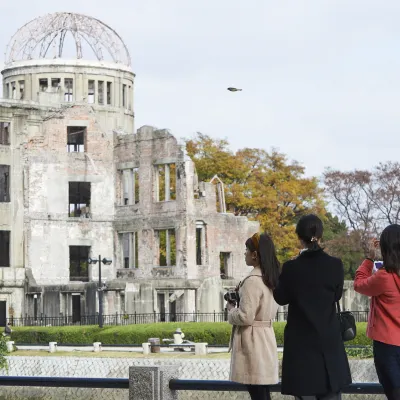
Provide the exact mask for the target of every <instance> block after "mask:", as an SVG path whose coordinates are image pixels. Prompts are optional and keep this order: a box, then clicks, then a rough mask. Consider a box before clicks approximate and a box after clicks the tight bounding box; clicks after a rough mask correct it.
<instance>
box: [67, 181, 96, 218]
mask: <svg viewBox="0 0 400 400" xmlns="http://www.w3.org/2000/svg"><path fill="white" fill-rule="evenodd" d="M90 189H91V188H90V182H69V210H68V215H69V216H70V217H83V218H88V217H89V216H90Z"/></svg>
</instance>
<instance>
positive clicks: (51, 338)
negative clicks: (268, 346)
mask: <svg viewBox="0 0 400 400" xmlns="http://www.w3.org/2000/svg"><path fill="white" fill-rule="evenodd" d="M285 325H286V323H285V322H275V323H274V331H275V336H276V342H277V344H278V345H283V344H284V329H285ZM176 328H182V331H183V332H184V333H185V339H187V340H191V341H193V342H206V343H208V344H210V345H228V343H229V337H230V334H231V329H232V327H231V325H229V324H228V323H227V322H204V323H203V322H171V323H158V324H138V325H122V326H119V325H116V326H105V327H104V328H102V329H100V328H99V327H98V326H96V325H87V326H63V327H15V328H13V334H12V338H13V340H14V341H15V342H16V343H17V344H18V343H19V344H21V343H29V344H48V343H49V342H57V343H58V344H59V345H60V344H92V343H93V342H101V343H102V344H103V345H107V344H126V345H132V344H141V343H145V342H147V341H148V339H149V338H152V337H155V338H160V340H162V339H164V338H169V339H171V338H172V337H173V333H174V332H175V329H176ZM365 331H366V323H364V322H360V323H357V337H356V338H355V339H354V340H353V341H351V342H346V344H347V345H363V346H367V345H371V344H372V341H371V339H369V338H367V337H366V335H365Z"/></svg>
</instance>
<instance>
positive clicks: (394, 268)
mask: <svg viewBox="0 0 400 400" xmlns="http://www.w3.org/2000/svg"><path fill="white" fill-rule="evenodd" d="M379 244H380V246H381V253H382V257H383V266H384V268H385V269H386V271H388V272H395V273H396V274H399V272H400V225H397V224H393V225H389V226H387V227H386V228H385V229H384V230H383V232H382V233H381V237H380V240H379Z"/></svg>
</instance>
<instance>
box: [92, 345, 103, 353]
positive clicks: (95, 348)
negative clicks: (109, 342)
mask: <svg viewBox="0 0 400 400" xmlns="http://www.w3.org/2000/svg"><path fill="white" fill-rule="evenodd" d="M93 351H94V352H95V353H99V352H100V351H101V342H94V343H93Z"/></svg>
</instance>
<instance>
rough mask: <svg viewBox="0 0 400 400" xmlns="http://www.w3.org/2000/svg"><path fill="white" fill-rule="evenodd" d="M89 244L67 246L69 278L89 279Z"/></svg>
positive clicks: (85, 280)
mask: <svg viewBox="0 0 400 400" xmlns="http://www.w3.org/2000/svg"><path fill="white" fill-rule="evenodd" d="M89 253H90V246H69V280H70V281H82V282H88V281H89V268H88V265H89V263H88V259H89Z"/></svg>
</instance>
